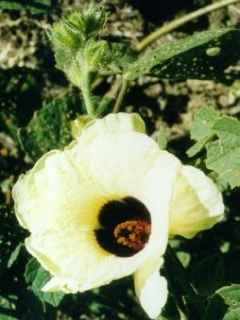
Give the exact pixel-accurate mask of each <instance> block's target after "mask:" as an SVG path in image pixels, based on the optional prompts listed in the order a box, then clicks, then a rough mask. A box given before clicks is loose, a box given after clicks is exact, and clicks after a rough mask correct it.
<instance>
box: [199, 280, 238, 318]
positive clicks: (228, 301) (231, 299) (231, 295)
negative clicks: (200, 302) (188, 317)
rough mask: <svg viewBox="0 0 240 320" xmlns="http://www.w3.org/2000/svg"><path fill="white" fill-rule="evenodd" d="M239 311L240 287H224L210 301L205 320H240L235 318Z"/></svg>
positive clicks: (235, 285) (236, 285)
mask: <svg viewBox="0 0 240 320" xmlns="http://www.w3.org/2000/svg"><path fill="white" fill-rule="evenodd" d="M239 309H240V285H238V284H234V285H231V286H227V287H223V288H221V289H219V290H218V291H216V293H215V294H214V295H213V296H212V297H211V299H210V300H209V303H208V306H207V308H206V312H205V315H204V317H203V320H212V319H214V320H222V319H225V320H226V319H228V320H230V319H231V320H232V319H239V318H234V317H236V312H237V311H239ZM233 316H234V317H233Z"/></svg>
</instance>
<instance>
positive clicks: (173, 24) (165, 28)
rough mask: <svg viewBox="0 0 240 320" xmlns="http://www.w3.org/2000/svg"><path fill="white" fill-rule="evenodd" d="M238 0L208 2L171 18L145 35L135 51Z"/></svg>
mask: <svg viewBox="0 0 240 320" xmlns="http://www.w3.org/2000/svg"><path fill="white" fill-rule="evenodd" d="M239 1H240V0H221V1H217V2H215V3H213V4H210V5H208V6H206V7H203V8H201V9H198V10H196V11H193V12H190V13H189V14H186V15H184V16H183V17H181V18H179V19H176V20H173V21H172V22H170V23H167V24H165V25H164V26H162V27H160V28H159V29H157V30H155V31H154V32H153V33H151V34H149V35H148V36H146V37H145V38H144V39H142V40H141V41H140V42H139V43H138V44H137V45H136V49H137V51H142V50H143V49H145V48H146V47H147V46H149V45H150V44H152V43H153V42H154V41H155V40H157V39H158V38H160V37H161V36H163V35H165V34H167V33H169V32H171V31H173V30H175V29H177V28H178V27H180V26H182V25H184V24H185V23H187V22H189V21H191V20H194V19H196V18H198V17H200V16H203V15H205V14H207V13H210V12H212V11H215V10H218V9H220V8H223V7H226V6H229V5H231V4H234V3H237V2H239Z"/></svg>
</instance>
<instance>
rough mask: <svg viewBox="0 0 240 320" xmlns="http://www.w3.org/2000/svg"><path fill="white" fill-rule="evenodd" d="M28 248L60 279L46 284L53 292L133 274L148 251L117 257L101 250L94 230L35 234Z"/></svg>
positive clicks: (87, 286)
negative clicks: (126, 256)
mask: <svg viewBox="0 0 240 320" xmlns="http://www.w3.org/2000/svg"><path fill="white" fill-rule="evenodd" d="M26 247H27V249H28V251H29V252H30V253H31V254H32V255H33V256H34V257H36V258H37V259H38V261H39V262H40V263H41V265H42V266H43V267H44V268H45V269H47V270H49V271H50V272H51V273H52V275H54V276H55V277H56V279H57V280H58V281H57V285H56V282H55V281H54V283H51V284H49V285H48V286H47V287H45V290H50V291H55V290H56V291H57V290H59V287H62V288H63V289H64V291H68V292H73V293H74V292H77V291H80V292H82V291H86V290H89V289H92V288H96V287H99V286H102V285H105V284H108V283H110V282H111V281H113V280H115V279H119V278H122V277H124V276H127V275H130V274H132V273H133V272H134V271H135V270H136V269H137V267H138V266H139V265H141V264H142V263H143V261H144V260H145V259H146V252H144V250H142V251H141V252H140V253H138V254H136V255H135V256H132V257H129V258H121V257H117V256H115V255H112V254H110V253H108V252H106V251H104V250H103V249H101V248H100V247H99V245H98V244H97V242H96V241H95V238H94V234H93V233H89V232H86V233H85V234H83V233H81V234H77V233H76V232H74V230H72V231H71V230H68V229H66V230H63V231H62V233H60V232H59V233H58V234H57V233H56V232H54V233H53V232H48V233H45V234H41V235H35V236H32V237H30V238H28V239H27V241H26ZM56 279H55V280H56ZM51 281H52V280H51Z"/></svg>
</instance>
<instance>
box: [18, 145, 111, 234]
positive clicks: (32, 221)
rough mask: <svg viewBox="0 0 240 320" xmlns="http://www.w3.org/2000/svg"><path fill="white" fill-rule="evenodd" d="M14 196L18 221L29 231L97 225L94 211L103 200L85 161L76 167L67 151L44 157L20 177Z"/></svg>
mask: <svg viewBox="0 0 240 320" xmlns="http://www.w3.org/2000/svg"><path fill="white" fill-rule="evenodd" d="M13 198H14V201H15V211H16V215H17V218H18V220H19V222H20V224H21V225H22V226H24V227H25V228H28V229H29V230H30V231H31V232H32V233H41V232H44V231H45V230H46V229H50V230H51V229H53V228H55V229H58V228H61V227H62V225H63V224H69V225H70V226H71V225H75V224H78V225H79V226H81V227H79V228H80V229H81V228H83V229H86V228H87V229H88V228H92V226H93V225H94V226H96V225H97V224H98V222H97V213H98V210H99V208H100V207H101V206H102V205H103V203H104V201H105V199H104V196H103V193H102V191H101V190H100V187H99V186H98V185H97V184H96V183H95V182H94V181H93V179H89V177H88V175H87V173H86V171H85V165H84V163H80V164H79V168H78V170H76V168H75V164H74V163H73V162H72V160H71V159H70V157H69V156H68V152H67V151H65V152H62V151H51V152H49V153H47V154H46V155H45V156H43V157H42V158H41V159H40V160H39V161H38V162H37V163H36V165H35V166H34V168H33V169H32V170H30V171H29V172H28V173H27V174H26V175H22V176H21V177H20V178H19V180H18V181H17V183H16V185H15V186H14V188H13ZM88 212H91V215H88V214H87V213H88Z"/></svg>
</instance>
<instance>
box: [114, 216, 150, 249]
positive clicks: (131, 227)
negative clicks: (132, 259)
mask: <svg viewBox="0 0 240 320" xmlns="http://www.w3.org/2000/svg"><path fill="white" fill-rule="evenodd" d="M150 231H151V225H150V223H149V222H148V221H145V220H129V221H125V222H122V223H120V224H118V225H117V226H116V227H115V229H114V231H113V234H114V237H115V238H116V240H117V243H119V244H121V245H123V246H127V247H129V248H132V249H134V250H136V251H139V250H141V249H143V247H144V245H145V243H146V242H147V240H148V237H149V235H150Z"/></svg>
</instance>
